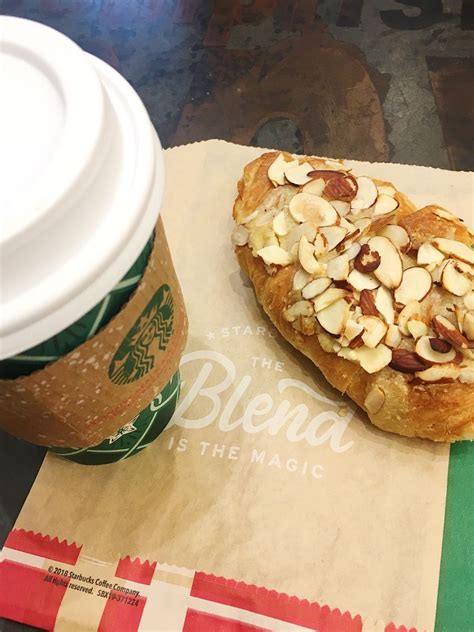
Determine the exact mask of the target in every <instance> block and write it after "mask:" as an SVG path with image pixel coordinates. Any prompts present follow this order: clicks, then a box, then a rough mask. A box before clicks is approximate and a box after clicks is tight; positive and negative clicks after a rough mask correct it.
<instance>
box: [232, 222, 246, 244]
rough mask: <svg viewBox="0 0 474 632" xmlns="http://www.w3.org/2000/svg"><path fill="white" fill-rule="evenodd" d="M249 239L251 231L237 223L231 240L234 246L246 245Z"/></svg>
mask: <svg viewBox="0 0 474 632" xmlns="http://www.w3.org/2000/svg"><path fill="white" fill-rule="evenodd" d="M248 240H249V231H248V230H247V229H246V228H245V226H242V225H237V226H235V228H234V230H233V231H232V236H231V241H232V244H233V245H234V246H245V244H246V243H247V242H248Z"/></svg>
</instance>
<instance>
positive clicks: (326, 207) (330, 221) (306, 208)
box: [289, 192, 339, 226]
mask: <svg viewBox="0 0 474 632" xmlns="http://www.w3.org/2000/svg"><path fill="white" fill-rule="evenodd" d="M289 210H290V214H291V215H292V217H293V218H294V219H295V220H296V221H297V222H312V223H313V224H314V225H315V226H332V225H334V224H337V223H338V222H339V215H338V214H337V212H336V209H335V208H334V207H333V206H331V204H329V202H328V201H327V200H325V199H323V198H322V197H318V196H317V195H312V194H311V193H304V192H303V193H297V194H296V195H295V196H294V197H293V198H291V200H290V204H289Z"/></svg>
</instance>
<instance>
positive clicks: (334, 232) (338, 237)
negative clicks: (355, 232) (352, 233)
mask: <svg viewBox="0 0 474 632" xmlns="http://www.w3.org/2000/svg"><path fill="white" fill-rule="evenodd" d="M319 232H320V233H321V235H323V236H324V238H325V240H326V248H327V250H333V249H334V248H335V247H336V246H337V245H338V244H340V243H341V241H342V240H343V239H344V237H345V236H346V235H347V228H342V226H323V227H322V228H320V229H319Z"/></svg>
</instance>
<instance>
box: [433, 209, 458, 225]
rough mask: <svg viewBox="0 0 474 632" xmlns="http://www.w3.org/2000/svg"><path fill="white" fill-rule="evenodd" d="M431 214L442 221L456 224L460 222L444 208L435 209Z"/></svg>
mask: <svg viewBox="0 0 474 632" xmlns="http://www.w3.org/2000/svg"><path fill="white" fill-rule="evenodd" d="M433 213H434V214H435V215H437V216H438V217H441V218H442V219H446V220H447V221H448V222H455V223H456V224H460V223H461V220H460V219H459V218H458V217H456V215H453V214H452V213H450V212H449V211H447V210H446V209H444V208H435V209H433Z"/></svg>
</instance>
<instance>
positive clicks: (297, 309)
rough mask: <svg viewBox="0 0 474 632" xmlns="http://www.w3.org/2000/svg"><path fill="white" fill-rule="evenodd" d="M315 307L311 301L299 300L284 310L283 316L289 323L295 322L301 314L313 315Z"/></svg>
mask: <svg viewBox="0 0 474 632" xmlns="http://www.w3.org/2000/svg"><path fill="white" fill-rule="evenodd" d="M313 314H314V307H313V304H312V303H311V301H297V302H296V303H294V304H293V305H291V306H290V307H288V309H286V310H284V312H283V317H284V318H285V320H287V321H288V322H289V323H293V322H294V321H295V320H296V319H297V318H298V317H299V316H307V317H308V316H312V315H313Z"/></svg>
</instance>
